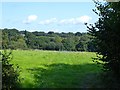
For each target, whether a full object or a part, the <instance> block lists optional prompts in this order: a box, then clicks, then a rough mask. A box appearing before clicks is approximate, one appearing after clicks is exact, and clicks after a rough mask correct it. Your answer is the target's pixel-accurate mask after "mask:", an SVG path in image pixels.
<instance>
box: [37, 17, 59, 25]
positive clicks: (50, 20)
mask: <svg viewBox="0 0 120 90" xmlns="http://www.w3.org/2000/svg"><path fill="white" fill-rule="evenodd" d="M55 22H57V19H56V18H51V19H47V20H44V21H40V22H39V24H42V25H47V24H51V23H55Z"/></svg>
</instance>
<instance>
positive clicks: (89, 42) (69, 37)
mask: <svg viewBox="0 0 120 90" xmlns="http://www.w3.org/2000/svg"><path fill="white" fill-rule="evenodd" d="M1 30H2V48H3V49H4V48H5V49H39V50H56V51H63V50H65V51H90V52H94V51H96V47H95V44H94V38H93V36H91V35H89V34H88V33H80V32H76V33H72V32H68V33H64V32H62V33H55V32H53V31H49V32H48V33H45V32H38V31H34V32H29V31H26V30H24V31H19V30H17V29H7V28H5V29H1Z"/></svg>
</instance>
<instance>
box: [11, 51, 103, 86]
mask: <svg viewBox="0 0 120 90" xmlns="http://www.w3.org/2000/svg"><path fill="white" fill-rule="evenodd" d="M12 54H13V59H12V61H11V63H13V64H15V65H16V64H18V65H19V67H20V69H21V72H20V79H21V84H20V87H22V88H99V87H102V84H101V78H100V76H99V75H100V73H101V66H99V65H97V64H96V63H94V62H93V61H92V60H93V59H92V58H93V57H96V54H95V53H93V52H67V51H42V50H13V51H12Z"/></svg>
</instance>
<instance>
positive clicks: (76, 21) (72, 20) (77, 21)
mask: <svg viewBox="0 0 120 90" xmlns="http://www.w3.org/2000/svg"><path fill="white" fill-rule="evenodd" d="M91 19H92V18H91V17H90V16H87V15H84V16H81V17H77V18H70V19H63V20H60V21H59V24H80V23H87V22H89V21H90V20H91Z"/></svg>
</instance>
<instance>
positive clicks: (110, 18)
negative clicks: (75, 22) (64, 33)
mask: <svg viewBox="0 0 120 90" xmlns="http://www.w3.org/2000/svg"><path fill="white" fill-rule="evenodd" d="M95 5H96V8H97V10H98V11H99V12H98V11H97V10H96V9H95V10H94V12H95V13H97V14H98V15H99V16H100V17H99V20H98V21H97V22H96V23H95V24H94V26H93V25H90V26H87V27H88V29H89V32H90V34H91V35H93V36H95V43H96V45H97V46H96V47H97V52H98V54H99V55H102V56H103V57H98V59H99V60H102V61H103V62H105V63H103V65H104V69H105V70H107V71H112V72H113V73H115V75H116V76H119V75H120V45H119V42H120V2H116V3H115V2H105V3H103V4H101V3H100V2H95Z"/></svg>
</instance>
